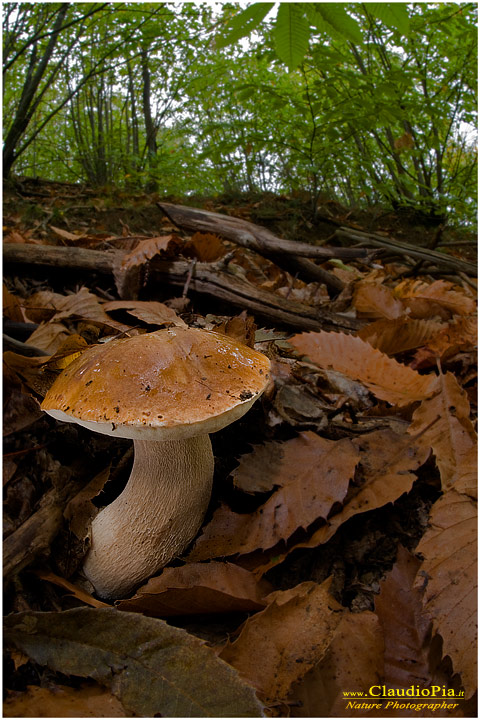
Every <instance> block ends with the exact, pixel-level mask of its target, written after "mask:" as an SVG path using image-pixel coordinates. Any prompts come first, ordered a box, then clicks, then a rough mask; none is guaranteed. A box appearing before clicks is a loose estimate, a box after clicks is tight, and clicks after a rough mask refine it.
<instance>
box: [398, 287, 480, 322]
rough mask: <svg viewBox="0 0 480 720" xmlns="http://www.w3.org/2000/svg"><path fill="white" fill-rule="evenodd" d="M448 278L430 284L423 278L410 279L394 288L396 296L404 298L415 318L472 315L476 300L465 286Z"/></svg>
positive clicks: (445, 317) (403, 300)
mask: <svg viewBox="0 0 480 720" xmlns="http://www.w3.org/2000/svg"><path fill="white" fill-rule="evenodd" d="M453 287H454V285H453V283H451V282H448V281H447V280H435V282H433V283H431V284H428V283H426V282H423V281H422V280H415V279H408V280H404V281H403V282H401V283H399V284H398V285H397V286H396V287H395V289H394V295H395V297H397V298H399V299H401V300H402V302H403V304H404V306H405V307H406V308H408V310H409V312H410V316H411V317H413V318H422V317H423V318H431V317H433V315H439V316H440V317H443V318H444V319H447V320H448V318H449V317H451V316H452V315H470V314H471V313H473V312H475V301H474V300H473V299H472V298H471V297H469V296H468V295H467V294H466V292H465V291H464V290H463V288H460V287H458V286H457V288H456V290H453V289H452V288H453Z"/></svg>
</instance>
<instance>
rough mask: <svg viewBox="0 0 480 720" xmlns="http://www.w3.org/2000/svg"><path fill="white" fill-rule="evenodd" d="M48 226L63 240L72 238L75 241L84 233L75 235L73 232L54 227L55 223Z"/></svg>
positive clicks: (83, 235)
mask: <svg viewBox="0 0 480 720" xmlns="http://www.w3.org/2000/svg"><path fill="white" fill-rule="evenodd" d="M49 227H50V229H51V230H53V232H54V233H55V235H58V237H61V238H63V239H64V240H73V241H74V242H76V241H78V240H81V239H82V238H84V237H85V233H81V234H80V235H76V234H75V233H71V232H68V230H63V229H62V228H58V227H55V225H50V226H49Z"/></svg>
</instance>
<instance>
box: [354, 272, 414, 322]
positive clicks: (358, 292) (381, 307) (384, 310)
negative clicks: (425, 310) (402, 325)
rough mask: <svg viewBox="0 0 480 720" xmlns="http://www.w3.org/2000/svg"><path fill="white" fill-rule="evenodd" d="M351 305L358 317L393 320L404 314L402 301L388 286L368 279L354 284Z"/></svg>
mask: <svg viewBox="0 0 480 720" xmlns="http://www.w3.org/2000/svg"><path fill="white" fill-rule="evenodd" d="M353 306H354V308H355V309H356V311H357V314H358V315H359V317H374V318H387V319H388V320H394V319H396V318H400V317H401V316H402V315H404V314H405V308H404V306H403V303H402V302H401V300H399V299H398V298H395V297H394V296H393V292H392V290H391V289H390V288H388V287H386V286H385V285H378V284H372V283H371V282H368V281H361V280H360V282H358V283H357V284H356V286H355V293H354V296H353Z"/></svg>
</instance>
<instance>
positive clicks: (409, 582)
mask: <svg viewBox="0 0 480 720" xmlns="http://www.w3.org/2000/svg"><path fill="white" fill-rule="evenodd" d="M420 564H421V563H420V561H419V560H418V559H417V558H416V557H414V556H413V555H410V553H409V552H408V551H407V550H405V549H404V548H403V547H401V546H400V547H399V549H398V556H397V562H396V563H395V565H394V566H393V568H392V570H391V571H390V572H389V573H388V574H387V577H386V579H385V580H384V582H382V584H381V590H380V594H379V595H377V597H376V598H375V611H376V613H377V615H378V617H379V619H380V623H381V625H382V627H383V632H384V636H385V669H384V677H385V684H386V685H387V686H388V687H398V688H407V687H410V686H412V685H420V686H421V687H428V685H430V684H431V681H432V678H431V674H430V670H429V663H428V651H429V645H428V642H427V640H428V633H429V629H430V620H429V619H428V618H426V617H425V615H424V614H423V603H422V595H423V591H422V589H421V588H418V587H417V588H414V587H413V583H414V581H415V576H416V574H417V572H418V569H419V567H420Z"/></svg>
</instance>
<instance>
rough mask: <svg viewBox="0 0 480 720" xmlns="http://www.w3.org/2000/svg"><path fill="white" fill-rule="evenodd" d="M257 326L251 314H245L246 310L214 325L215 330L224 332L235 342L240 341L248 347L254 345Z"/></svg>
mask: <svg viewBox="0 0 480 720" xmlns="http://www.w3.org/2000/svg"><path fill="white" fill-rule="evenodd" d="M256 329H257V326H256V325H255V321H254V319H253V317H252V316H251V315H247V313H246V311H245V310H244V311H243V312H241V313H240V315H236V316H235V317H232V318H229V319H228V320H226V321H225V322H223V323H222V324H221V325H216V326H215V328H214V330H215V332H220V333H225V335H228V336H229V337H231V338H233V339H234V340H236V341H237V342H241V343H243V344H244V345H248V347H251V348H253V347H254V345H255V331H256Z"/></svg>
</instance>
